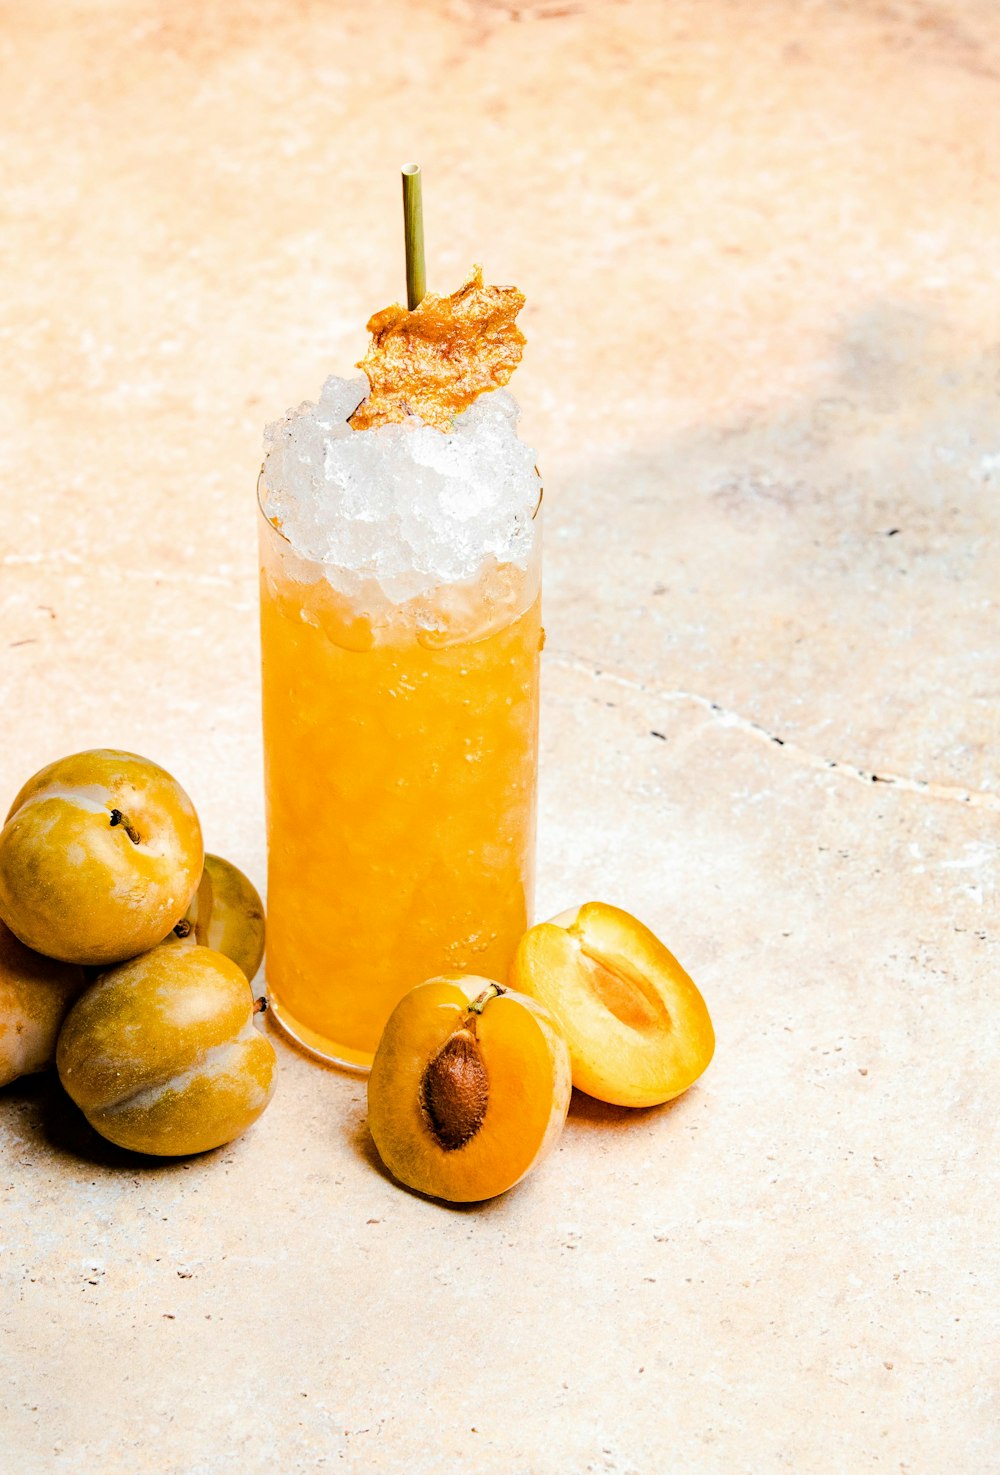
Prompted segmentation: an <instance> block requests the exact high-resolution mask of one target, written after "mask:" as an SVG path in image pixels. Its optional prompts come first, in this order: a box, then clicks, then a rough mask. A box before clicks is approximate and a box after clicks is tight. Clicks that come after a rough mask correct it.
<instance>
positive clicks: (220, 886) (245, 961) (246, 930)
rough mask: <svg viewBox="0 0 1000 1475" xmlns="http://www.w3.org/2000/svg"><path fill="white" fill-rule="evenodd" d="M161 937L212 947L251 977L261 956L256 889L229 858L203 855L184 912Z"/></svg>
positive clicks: (261, 917) (261, 933) (185, 944)
mask: <svg viewBox="0 0 1000 1475" xmlns="http://www.w3.org/2000/svg"><path fill="white" fill-rule="evenodd" d="M163 940H164V942H169V943H174V944H178V945H179V946H181V947H195V946H199V945H200V946H202V947H211V948H214V949H215V951H216V952H217V953H225V955H226V957H227V958H232V960H233V962H234V963H238V964H239V965H240V967H241V968H242V969H243V972H244V973H245V974H246V976H247V978H249V979H251V980H252V979H253V977H254V975H255V974H256V972H257V969H258V968H259V967H260V965H261V960H262V958H263V956H264V904H263V902H262V901H261V899H260V897H259V896H258V894H257V888H256V887H255V886H254V884H253V882H252V881H250V880H249V879H248V878H247V877H246V876H244V874H243V872H242V871H241V870H240V869H239V867H238V866H234V865H233V863H232V861H230V860H223V858H222V856H221V855H212V854H208V855H206V856H205V869H204V871H203V872H202V876H201V880H200V881H199V883H198V889H197V891H196V892H195V894H194V896H192V898H191V901H190V903H189V905H188V909H187V911H186V912H185V913H184V915H183V917H181V919H180V921H179V922H178V923H177V924H176V926H175V927H174V928H173V929H172V930H171V931H170V932H169V933H168V934H167V936H166V937H165V938H164V939H163Z"/></svg>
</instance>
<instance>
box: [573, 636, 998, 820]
mask: <svg viewBox="0 0 1000 1475" xmlns="http://www.w3.org/2000/svg"><path fill="white" fill-rule="evenodd" d="M545 660H546V661H547V662H551V663H553V664H555V665H558V666H565V667H566V668H567V670H570V671H578V672H580V674H581V675H583V676H589V677H590V678H591V679H592V680H594V681H610V682H611V683H612V684H613V685H615V686H620V687H624V688H625V690H626V691H637V692H642V693H643V694H644V695H646V696H653V697H656V698H657V699H658V700H660V701H666V702H687V703H690V704H691V705H693V706H697V707H702V708H703V709H704V710H705V711H707V712H710V713H711V714H712V717H713V719H714V720H715V721H716V722H718V723H719V725H720V726H721V727H734V728H736V729H737V731H739V732H745V733H747V734H748V735H749V736H750V737H754V738H756V739H757V740H758V742H763V743H770V744H772V745H773V746H774V747H778V748H781V749H782V750H783V751H784V752H785V753H788V754H789V755H790V756H791V757H793V758H795V759H796V760H797V761H798V762H800V763H803V764H805V765H807V766H808V767H809V768H815V769H819V770H822V771H823V772H826V773H836V774H840V775H842V777H844V778H849V779H853V780H854V782H855V783H859V784H866V785H868V786H869V787H871V786H872V785H875V784H882V785H884V786H885V787H886V788H887V789H901V790H903V792H905V793H909V794H923V795H924V797H925V798H928V799H942V800H947V801H948V802H950V803H952V804H964V805H966V806H967V807H969V808H971V809H992V810H996V811H998V812H1000V794H992V793H990V792H989V791H987V790H976V789H967V788H962V787H960V786H959V785H957V784H938V783H932V782H931V781H930V780H929V779H922V778H907V777H906V776H905V775H903V774H899V773H887V772H886V771H885V770H884V769H883V770H880V771H879V772H877V773H876V772H874V771H873V770H872V769H867V768H859V767H857V765H856V764H853V763H845V762H844V761H843V760H842V759H839V758H824V757H823V756H822V755H821V754H819V753H812V752H810V750H809V749H808V748H804V747H802V746H801V744H799V743H796V742H794V741H793V740H792V739H791V738H783V737H779V736H778V735H777V733H773V732H769V731H768V729H767V728H766V727H762V726H761V724H760V723H759V722H753V721H752V720H751V719H750V718H749V717H742V716H740V714H739V712H734V711H732V710H731V709H730V708H728V707H723V706H721V705H720V704H719V703H718V702H713V701H712V699H711V698H710V697H706V696H702V695H701V694H700V693H699V692H696V691H683V690H681V689H679V688H678V689H675V690H672V691H670V690H667V689H666V688H665V687H660V686H650V685H648V684H647V683H646V682H643V681H639V680H637V679H636V678H635V677H634V676H626V675H624V674H623V673H621V672H619V671H610V670H608V668H607V667H606V666H601V665H599V664H598V663H597V662H594V661H585V660H583V659H582V658H581V657H579V656H575V655H572V654H570V653H566V654H563V653H561V652H559V651H556V650H553V651H546V652H545ZM654 736H656V737H659V736H660V734H659V733H655V734H654Z"/></svg>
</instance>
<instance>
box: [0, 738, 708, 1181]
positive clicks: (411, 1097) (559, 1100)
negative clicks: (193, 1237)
mask: <svg viewBox="0 0 1000 1475" xmlns="http://www.w3.org/2000/svg"><path fill="white" fill-rule="evenodd" d="M263 954H264V912H263V908H262V907H261V903H260V898H259V897H258V895H257V893H256V891H255V890H254V888H253V886H252V885H251V884H250V882H249V881H248V880H247V878H246V877H245V876H244V875H243V874H242V873H241V872H240V871H238V870H237V869H236V867H235V866H233V865H231V864H230V863H229V862H228V861H225V860H222V859H220V858H219V857H218V856H215V855H205V854H204V853H203V850H202V838H201V827H200V825H199V823H198V816H197V815H196V813H195V810H194V806H193V805H192V803H191V801H190V799H189V798H188V796H187V795H186V794H185V792H184V790H183V789H182V788H181V786H180V785H179V784H178V783H177V782H176V780H175V779H173V778H171V776H170V775H169V774H168V773H166V772H165V771H164V770H163V769H162V768H160V767H158V765H157V764H155V763H151V762H150V761H149V760H148V759H146V758H139V757H136V756H135V754H132V753H121V752H115V751H111V750H107V749H99V750H95V751H92V752H87V753H78V754H76V755H74V756H73V757H71V758H65V759H62V760H61V761H60V762H58V763H52V764H49V766H48V767H46V768H43V769H41V770H40V772H38V773H36V774H35V776H34V778H32V779H29V781H28V782H27V783H26V784H25V785H24V787H23V788H22V790H21V792H20V793H19V794H18V795H17V797H16V799H15V800H14V803H13V804H12V806H11V809H10V813H9V815H8V816H7V821H6V823H5V825H4V827H3V830H2V831H0V1086H3V1085H6V1084H7V1083H8V1082H9V1081H12V1080H15V1079H16V1078H17V1077H18V1076H20V1075H24V1074H27V1073H29V1072H32V1071H38V1070H44V1069H45V1068H46V1067H48V1066H50V1065H52V1064H53V1063H55V1065H56V1067H57V1069H58V1072H59V1078H60V1080H61V1082H62V1084H63V1086H64V1087H65V1089H66V1091H67V1092H68V1093H69V1095H70V1096H71V1097H72V1099H73V1101H74V1102H75V1103H76V1104H77V1106H79V1107H80V1109H81V1110H82V1111H83V1113H84V1115H85V1116H86V1117H87V1120H88V1121H89V1122H90V1123H91V1125H92V1126H93V1127H94V1128H95V1129H96V1130H97V1131H98V1132H100V1133H101V1134H102V1136H104V1137H107V1138H108V1139H109V1140H110V1141H112V1142H115V1143H117V1144H118V1145H119V1146H121V1147H127V1148H131V1149H133V1150H134V1151H137V1152H146V1153H154V1154H158V1155H163V1156H179V1155H184V1154H187V1153H194V1152H206V1151H208V1150H209V1149H210V1148H213V1147H219V1146H221V1145H222V1144H223V1143H225V1142H231V1141H232V1140H233V1138H235V1137H238V1136H239V1135H240V1133H241V1132H243V1131H245V1130H246V1128H247V1127H249V1126H250V1125H251V1123H252V1122H254V1121H256V1119H257V1118H258V1117H259V1116H260V1114H261V1112H263V1110H264V1108H265V1107H266V1106H267V1104H268V1102H269V1101H270V1099H271V1095H272V1092H273V1089H274V1068H275V1063H276V1062H275V1053H274V1049H273V1047H272V1045H271V1043H270V1041H269V1040H268V1039H267V1038H266V1037H265V1036H264V1034H263V1033H262V1032H261V1031H260V1030H259V1029H258V1028H257V1027H256V1020H255V1015H256V1014H257V1013H258V1010H259V1004H258V1002H257V1001H255V1000H254V996H253V991H252V989H251V986H250V984H251V980H252V979H253V977H254V975H255V974H256V972H257V969H258V967H259V966H260V963H261V959H262V957H263ZM714 1047H715V1037H714V1034H713V1030H712V1022H711V1020H710V1018H709V1015H708V1010H707V1009H706V1007H705V1002H704V1000H703V999H702V997H701V994H700V993H699V992H698V989H697V988H696V987H695V985H694V983H693V982H692V980H691V979H690V978H689V977H688V975H687V973H686V972H685V971H684V969H683V968H682V967H681V965H680V964H679V963H678V961H677V959H676V958H675V957H674V956H673V955H672V954H671V953H670V952H668V950H667V949H666V948H665V947H664V945H663V943H661V942H660V941H659V939H658V938H656V937H654V935H653V933H652V932H650V931H649V929H648V928H646V927H644V926H643V925H642V923H641V922H637V921H636V919H635V918H634V917H632V916H630V915H629V914H628V913H627V912H623V911H620V910H619V909H618V908H617V907H613V906H607V905H605V904H604V903H602V902H588V903H587V904H586V905H585V906H582V907H579V908H577V909H576V910H574V911H569V912H563V913H561V914H560V915H559V916H558V917H554V918H553V919H552V921H550V922H543V923H541V924H539V925H538V926H536V927H532V928H531V929H530V930H529V931H528V932H526V933H525V935H524V936H523V937H522V939H521V942H520V944H519V946H518V949H517V953H516V956H515V958H514V961H513V963H512V965H511V969H510V975H509V977H508V979H507V980H506V982H505V983H504V984H500V983H497V982H494V981H492V980H490V979H487V978H477V977H472V976H469V975H462V974H448V975H445V976H442V977H440V978H433V979H430V980H429V981H428V982H426V983H421V984H418V985H417V986H416V988H413V989H411V990H410V991H409V993H407V994H406V995H404V997H403V998H402V999H401V1000H400V1002H399V1004H398V1005H397V1006H396V1008H395V1010H394V1011H393V1013H392V1015H391V1017H390V1019H389V1021H388V1023H387V1025H386V1027H385V1030H384V1032H383V1035H382V1039H381V1041H380V1043H379V1046H378V1050H377V1052H376V1054H375V1060H374V1063H373V1065H372V1070H371V1075H370V1077H369V1082H368V1121H369V1126H370V1128H371V1133H372V1137H373V1138H374V1141H375V1145H376V1147H377V1148H378V1151H379V1153H380V1155H381V1157H382V1159H383V1161H384V1162H385V1164H386V1166H387V1167H388V1168H389V1170H390V1171H391V1172H392V1173H393V1174H394V1176H395V1177H396V1178H398V1179H399V1180H400V1182H402V1183H405V1184H407V1185H408V1186H409V1187H411V1188H415V1189H417V1190H419V1191H420V1192H422V1193H427V1194H430V1195H432V1196H434V1197H436V1198H443V1199H448V1200H450V1201H453V1202H475V1201H477V1200H480V1199H486V1198H492V1197H494V1196H495V1195H496V1194H498V1193H503V1192H504V1191H505V1190H506V1189H508V1188H510V1187H512V1186H513V1184H515V1183H517V1182H518V1181H519V1180H520V1179H521V1178H523V1177H524V1175H525V1173H527V1172H528V1171H529V1170H530V1169H531V1168H532V1167H533V1166H534V1165H535V1164H536V1163H538V1162H540V1161H541V1159H542V1158H543V1157H544V1156H545V1154H546V1153H547V1152H548V1151H549V1150H550V1149H551V1148H552V1146H553V1145H554V1144H555V1142H556V1141H557V1140H558V1138H559V1135H560V1133H561V1132H562V1129H563V1124H564V1122H565V1120H566V1113H567V1111H568V1108H569V1101H570V1094H571V1089H572V1087H574V1086H575V1087H576V1088H577V1089H578V1090H580V1091H584V1092H586V1093H587V1094H588V1095H590V1096H594V1097H596V1098H597V1099H598V1100H601V1101H607V1102H612V1103H615V1104H617V1105H620V1106H636V1107H638V1106H652V1105H656V1104H658V1103H660V1102H663V1101H669V1100H671V1099H672V1098H673V1097H675V1096H679V1095H680V1093H681V1092H682V1091H685V1090H687V1088H688V1086H690V1085H691V1084H692V1083H693V1082H694V1081H695V1080H697V1078H698V1077H699V1076H700V1075H701V1073H702V1072H703V1071H704V1069H705V1068H706V1066H707V1065H708V1063H709V1061H710V1060H711V1058H712V1052H713V1050H714Z"/></svg>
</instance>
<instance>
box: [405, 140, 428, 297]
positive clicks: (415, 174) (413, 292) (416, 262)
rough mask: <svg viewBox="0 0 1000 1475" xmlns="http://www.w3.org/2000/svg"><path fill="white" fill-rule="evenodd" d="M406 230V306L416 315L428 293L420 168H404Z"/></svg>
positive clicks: (409, 166)
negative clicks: (416, 309)
mask: <svg viewBox="0 0 1000 1475" xmlns="http://www.w3.org/2000/svg"><path fill="white" fill-rule="evenodd" d="M403 230H404V233H405V236H406V305H407V307H408V308H409V310H410V312H412V311H413V309H414V308H415V307H418V306H419V305H420V302H421V300H422V298H423V296H424V293H425V292H426V291H427V274H426V270H425V267H424V195H423V185H422V183H421V179H420V165H419V164H404V165H403Z"/></svg>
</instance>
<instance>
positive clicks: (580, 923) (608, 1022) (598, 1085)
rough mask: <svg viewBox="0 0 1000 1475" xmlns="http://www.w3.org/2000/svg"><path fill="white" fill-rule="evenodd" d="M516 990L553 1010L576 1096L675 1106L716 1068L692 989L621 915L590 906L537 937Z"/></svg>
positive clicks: (650, 937)
mask: <svg viewBox="0 0 1000 1475" xmlns="http://www.w3.org/2000/svg"><path fill="white" fill-rule="evenodd" d="M509 982H510V985H511V987H512V988H516V989H520V990H521V991H522V992H524V993H526V994H530V995H531V996H532V997H533V998H535V999H538V1000H540V1001H541V1002H542V1003H544V1004H546V1005H547V1006H548V1008H549V1009H551V1011H552V1013H553V1014H554V1015H555V1016H556V1018H557V1019H558V1020H559V1021H560V1023H561V1025H562V1027H563V1030H564V1032H565V1035H566V1040H567V1043H568V1045H569V1052H570V1057H571V1060H572V1066H573V1084H574V1086H576V1087H577V1088H578V1089H579V1090H581V1091H584V1092H586V1094H587V1095H588V1096H595V1097H597V1099H598V1100H600V1101H608V1102H612V1103H614V1104H615V1105H618V1106H655V1105H658V1104H659V1103H660V1102H663V1101H670V1100H671V1099H672V1098H673V1097H675V1096H679V1095H680V1094H681V1092H682V1091H686V1090H687V1088H688V1087H689V1086H690V1085H691V1084H692V1083H693V1082H694V1081H696V1080H697V1079H698V1077H699V1076H700V1075H701V1073H702V1072H703V1071H704V1070H705V1068H706V1066H707V1065H708V1063H709V1061H710V1060H711V1058H712V1054H713V1052H714V1049H715V1033H714V1031H713V1029H712V1021H711V1019H710V1018H709V1013H708V1009H707V1008H706V1006H705V1001H704V999H703V998H702V996H701V994H700V993H699V991H698V989H697V987H696V985H695V983H694V981H693V980H692V979H691V978H690V977H689V976H688V974H687V973H686V972H685V970H684V969H683V968H682V967H681V965H680V963H679V962H678V961H677V959H676V958H675V957H674V955H673V953H671V952H670V951H669V950H668V949H667V948H666V947H665V946H664V945H663V943H662V942H661V941H660V940H659V938H658V937H656V936H655V934H654V933H652V932H651V931H650V930H649V928H648V927H645V926H644V925H643V924H642V923H641V922H639V921H637V920H636V918H635V917H633V916H631V915H630V914H629V913H628V912H625V911H622V910H621V909H620V908H618V907H614V906H609V905H607V904H606V903H604V902H596V901H592V902H587V903H586V905H584V906H581V907H577V908H575V909H574V910H572V911H567V912H562V913H560V915H559V916H558V917H553V918H552V920H551V921H549V922H542V923H539V925H538V926H536V927H532V928H530V930H529V931H528V932H526V933H525V935H524V937H522V939H521V941H520V943H519V944H518V948H517V952H516V954H515V956H514V961H513V963H512V965H511V969H510V977H509Z"/></svg>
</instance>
